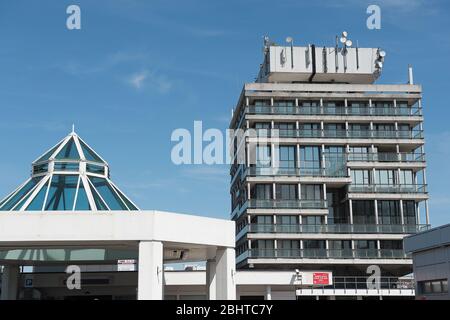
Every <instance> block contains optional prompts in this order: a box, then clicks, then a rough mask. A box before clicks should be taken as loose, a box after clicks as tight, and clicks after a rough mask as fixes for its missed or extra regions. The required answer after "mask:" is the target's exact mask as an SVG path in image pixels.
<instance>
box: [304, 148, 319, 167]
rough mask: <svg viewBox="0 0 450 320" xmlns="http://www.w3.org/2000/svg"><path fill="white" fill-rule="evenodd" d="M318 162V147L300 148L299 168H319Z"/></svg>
mask: <svg viewBox="0 0 450 320" xmlns="http://www.w3.org/2000/svg"><path fill="white" fill-rule="evenodd" d="M320 163H321V161H320V147H315V146H314V147H309V146H305V147H301V148H300V169H319V168H320Z"/></svg>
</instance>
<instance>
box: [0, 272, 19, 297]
mask: <svg viewBox="0 0 450 320" xmlns="http://www.w3.org/2000/svg"><path fill="white" fill-rule="evenodd" d="M19 277H20V270H19V266H16V265H5V266H4V267H3V275H2V295H1V300H16V299H17V292H18V289H19Z"/></svg>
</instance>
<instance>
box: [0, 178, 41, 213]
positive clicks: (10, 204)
mask: <svg viewBox="0 0 450 320" xmlns="http://www.w3.org/2000/svg"><path fill="white" fill-rule="evenodd" d="M41 179H42V177H37V178H32V179H30V181H28V182H27V183H26V184H25V185H24V186H23V187H22V188H21V189H20V190H19V191H17V192H16V194H15V195H14V196H12V197H11V198H10V199H9V200H8V201H6V202H5V203H4V204H3V206H2V207H1V208H0V210H2V211H8V210H11V209H12V208H13V207H14V206H15V205H16V204H17V203H18V202H19V201H21V200H22V198H23V197H24V196H26V195H27V194H28V192H30V191H31V189H33V188H34V187H35V186H36V185H37V184H38V182H39V181H41Z"/></svg>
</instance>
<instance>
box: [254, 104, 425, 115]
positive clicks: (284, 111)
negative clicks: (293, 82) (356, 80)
mask: <svg viewBox="0 0 450 320" xmlns="http://www.w3.org/2000/svg"><path fill="white" fill-rule="evenodd" d="M246 112H247V113H248V114H266V115H277V114H278V115H332V116H390V117H392V116H421V115H422V109H420V108H418V107H415V106H414V107H410V108H409V107H408V108H405V107H397V108H394V107H391V108H373V107H372V108H369V107H347V108H345V107H327V106H323V107H319V106H314V107H296V106H248V107H246Z"/></svg>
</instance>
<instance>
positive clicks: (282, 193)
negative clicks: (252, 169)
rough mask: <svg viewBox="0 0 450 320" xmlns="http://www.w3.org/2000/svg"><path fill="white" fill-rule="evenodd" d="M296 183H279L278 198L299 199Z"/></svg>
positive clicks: (277, 187)
mask: <svg viewBox="0 0 450 320" xmlns="http://www.w3.org/2000/svg"><path fill="white" fill-rule="evenodd" d="M297 188H298V187H297V185H296V184H277V185H276V190H277V200H297V199H298V197H297Z"/></svg>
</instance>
